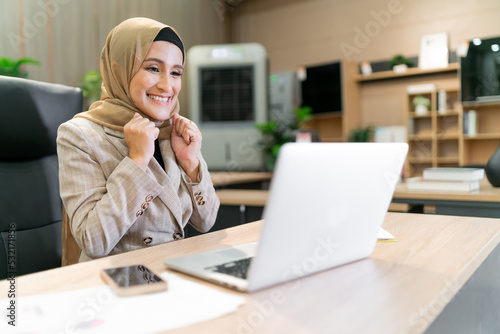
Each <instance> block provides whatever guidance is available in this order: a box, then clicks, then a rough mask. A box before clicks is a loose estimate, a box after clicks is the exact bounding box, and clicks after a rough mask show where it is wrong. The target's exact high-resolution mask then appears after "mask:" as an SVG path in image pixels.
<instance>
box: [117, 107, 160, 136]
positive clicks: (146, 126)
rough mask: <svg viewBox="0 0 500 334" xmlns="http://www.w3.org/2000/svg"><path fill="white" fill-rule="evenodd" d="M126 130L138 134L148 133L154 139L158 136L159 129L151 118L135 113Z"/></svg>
mask: <svg viewBox="0 0 500 334" xmlns="http://www.w3.org/2000/svg"><path fill="white" fill-rule="evenodd" d="M124 131H126V132H128V133H133V134H135V135H137V136H139V135H146V136H147V137H150V138H152V139H154V140H156V139H157V138H158V134H159V129H158V128H157V127H156V125H155V124H154V123H153V122H151V121H150V120H149V119H147V118H145V117H142V116H141V115H139V113H135V114H134V116H133V117H132V119H131V120H130V121H129V122H128V123H127V124H126V125H125V128H124Z"/></svg>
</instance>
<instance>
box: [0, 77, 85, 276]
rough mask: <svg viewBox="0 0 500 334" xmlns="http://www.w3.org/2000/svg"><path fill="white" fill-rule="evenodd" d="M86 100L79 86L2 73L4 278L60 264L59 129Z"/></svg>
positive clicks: (0, 232) (0, 249) (0, 250)
mask: <svg viewBox="0 0 500 334" xmlns="http://www.w3.org/2000/svg"><path fill="white" fill-rule="evenodd" d="M82 99H83V97H82V92H81V90H80V89H79V88H73V87H67V86H63V85H58V84H51V83H44V82H37V81H33V80H28V79H19V78H11V77H5V76H0V101H1V104H0V115H1V117H0V118H1V122H0V143H1V144H0V145H1V149H0V212H1V213H2V214H1V215H0V279H2V278H5V277H7V276H10V274H11V273H12V274H15V275H23V274H28V273H31V272H36V271H40V270H45V269H50V268H54V267H58V266H60V265H61V257H62V247H61V229H62V204H61V198H60V196H59V167H58V161H57V154H56V136H57V128H58V127H59V125H60V124H61V123H63V122H65V121H67V120H69V119H71V118H72V117H73V116H74V115H75V114H76V113H78V112H80V111H81V110H82ZM14 255H15V256H14ZM10 256H14V257H10ZM14 260H15V261H14Z"/></svg>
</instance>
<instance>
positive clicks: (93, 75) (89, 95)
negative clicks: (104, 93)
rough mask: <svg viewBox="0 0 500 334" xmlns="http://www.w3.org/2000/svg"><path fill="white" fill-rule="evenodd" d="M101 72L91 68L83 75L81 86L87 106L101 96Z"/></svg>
mask: <svg viewBox="0 0 500 334" xmlns="http://www.w3.org/2000/svg"><path fill="white" fill-rule="evenodd" d="M101 82H102V78H101V74H100V73H99V72H97V71H93V70H90V71H88V72H87V73H85V75H84V76H83V77H82V83H81V88H82V92H83V97H84V98H85V99H86V104H87V107H88V106H90V105H91V104H92V103H94V102H95V101H99V100H100V98H101Z"/></svg>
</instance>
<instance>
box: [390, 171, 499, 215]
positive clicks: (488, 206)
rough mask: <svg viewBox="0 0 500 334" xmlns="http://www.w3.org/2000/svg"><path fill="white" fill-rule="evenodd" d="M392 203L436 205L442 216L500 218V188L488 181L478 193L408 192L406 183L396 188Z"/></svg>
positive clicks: (485, 181) (483, 181) (483, 182)
mask: <svg viewBox="0 0 500 334" xmlns="http://www.w3.org/2000/svg"><path fill="white" fill-rule="evenodd" d="M392 201H393V202H394V203H408V204H416V205H434V206H435V207H436V213H437V214H442V215H455V216H472V217H489V218H500V188H495V187H493V186H492V185H491V184H490V183H489V182H488V181H487V180H486V179H484V180H482V181H481V188H480V190H479V191H476V192H469V193H467V192H450V191H448V192H446V191H425V190H408V189H407V187H406V183H400V184H398V185H397V186H396V190H395V192H394V195H393V199H392Z"/></svg>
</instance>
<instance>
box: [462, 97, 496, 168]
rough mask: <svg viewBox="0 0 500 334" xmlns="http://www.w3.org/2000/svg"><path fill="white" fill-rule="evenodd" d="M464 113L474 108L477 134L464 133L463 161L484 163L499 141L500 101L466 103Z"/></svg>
mask: <svg viewBox="0 0 500 334" xmlns="http://www.w3.org/2000/svg"><path fill="white" fill-rule="evenodd" d="M463 110H464V115H466V114H467V112H469V111H471V110H474V111H475V112H476V115H477V134H476V135H474V136H469V135H464V137H463V140H464V143H463V147H464V149H463V150H464V162H465V163H466V164H471V165H479V164H486V162H487V161H488V159H489V158H490V157H491V155H492V154H493V153H494V152H495V150H496V149H497V147H498V145H499V142H500V102H487V103H486V102H485V103H473V104H471V103H467V104H464V106H463Z"/></svg>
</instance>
